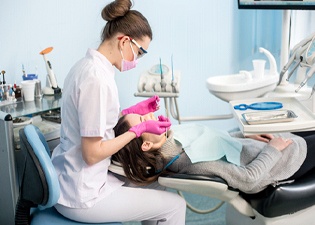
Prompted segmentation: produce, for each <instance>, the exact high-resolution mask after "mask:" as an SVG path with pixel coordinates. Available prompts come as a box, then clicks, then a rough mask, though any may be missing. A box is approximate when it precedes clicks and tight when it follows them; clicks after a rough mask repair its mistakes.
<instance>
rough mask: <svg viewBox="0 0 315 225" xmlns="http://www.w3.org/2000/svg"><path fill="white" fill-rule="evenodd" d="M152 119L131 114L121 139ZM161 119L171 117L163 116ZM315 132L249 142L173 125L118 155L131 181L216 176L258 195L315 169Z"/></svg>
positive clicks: (198, 127) (269, 136) (119, 128)
mask: <svg viewBox="0 0 315 225" xmlns="http://www.w3.org/2000/svg"><path fill="white" fill-rule="evenodd" d="M146 120H157V119H156V118H155V117H154V115H153V114H152V113H150V114H147V115H144V116H141V115H138V114H127V115H125V116H124V117H121V118H120V120H119V121H118V123H117V125H116V127H115V128H114V130H115V135H116V136H119V135H120V134H122V133H124V132H126V131H128V130H129V129H130V128H131V127H132V126H135V125H137V124H139V123H141V122H144V121H146ZM158 120H160V121H166V120H168V119H167V118H165V117H163V116H159V117H158ZM314 157H315V134H314V133H298V134H293V133H281V134H265V135H252V136H248V137H244V136H243V135H242V133H241V132H234V133H230V134H228V133H224V132H221V131H218V130H215V129H212V128H209V127H206V126H202V125H198V124H186V125H177V126H172V129H170V130H168V131H167V133H165V134H162V135H155V134H150V133H144V134H142V135H141V137H139V138H135V139H133V140H132V141H131V142H130V143H129V144H127V145H126V146H125V147H124V148H122V149H121V150H120V151H118V152H117V153H116V154H115V155H113V160H116V161H118V162H120V163H121V164H122V166H123V168H124V172H125V174H126V176H127V178H128V179H130V180H131V181H132V182H134V183H138V184H149V183H151V182H154V181H156V180H157V178H158V177H159V176H160V175H161V174H163V173H166V172H174V173H186V174H203V175H215V176H219V177H221V178H223V179H224V180H225V181H226V182H227V183H228V185H229V186H231V187H233V188H236V189H239V190H240V191H243V192H245V193H256V192H259V191H261V190H263V189H264V188H266V187H267V186H268V185H270V184H277V183H278V182H279V181H283V180H290V179H297V178H298V177H300V176H302V175H303V174H305V173H306V172H308V171H310V170H311V169H312V168H313V167H315V163H313V160H312V159H314Z"/></svg>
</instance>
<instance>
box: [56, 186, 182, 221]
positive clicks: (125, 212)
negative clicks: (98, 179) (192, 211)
mask: <svg viewBox="0 0 315 225" xmlns="http://www.w3.org/2000/svg"><path fill="white" fill-rule="evenodd" d="M55 208H56V209H57V211H58V212H59V213H61V214H62V215H64V216H65V217H67V218H69V219H72V220H76V221H80V222H86V223H102V222H117V221H118V222H128V221H143V222H142V224H143V225H153V224H154V225H155V224H158V225H184V224H185V215H186V202H185V200H184V199H183V198H181V197H180V196H179V195H177V194H175V193H172V192H168V191H162V190H153V189H145V188H132V187H124V186H122V187H120V188H119V189H117V190H116V191H114V192H113V193H112V194H110V195H109V196H107V197H106V198H104V199H103V200H102V201H100V202H97V203H96V204H95V205H94V206H93V207H91V208H79V209H76V208H68V207H65V206H62V205H59V204H57V205H56V206H55Z"/></svg>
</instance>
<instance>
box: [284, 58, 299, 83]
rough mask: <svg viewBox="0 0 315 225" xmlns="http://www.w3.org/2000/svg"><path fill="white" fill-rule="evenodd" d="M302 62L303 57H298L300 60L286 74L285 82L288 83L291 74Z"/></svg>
mask: <svg viewBox="0 0 315 225" xmlns="http://www.w3.org/2000/svg"><path fill="white" fill-rule="evenodd" d="M302 61H303V56H300V60H299V61H298V62H297V63H296V64H295V65H294V67H293V69H292V70H291V71H290V73H289V74H288V77H287V79H286V80H287V81H289V79H290V77H291V76H292V74H293V72H294V71H295V70H296V68H297V67H298V66H299V65H300V64H301V62H302Z"/></svg>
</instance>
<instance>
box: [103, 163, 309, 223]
mask: <svg viewBox="0 0 315 225" xmlns="http://www.w3.org/2000/svg"><path fill="white" fill-rule="evenodd" d="M109 170H110V171H112V172H113V173H116V174H119V175H124V172H123V169H122V167H121V166H119V164H117V163H112V164H111V165H110V168H109ZM158 182H159V183H160V184H161V185H162V186H165V187H168V188H172V189H175V190H178V191H183V192H187V193H193V194H198V195H202V196H207V197H210V198H215V199H219V200H221V201H224V202H226V203H227V207H226V224H227V225H299V224H305V225H311V224H315V171H311V172H310V173H308V174H306V175H305V176H303V177H302V178H300V179H299V180H295V181H294V182H293V181H287V182H282V183H279V184H278V185H276V186H268V187H267V188H266V189H265V190H264V191H262V192H260V193H257V194H245V193H242V192H240V191H239V190H237V189H234V188H231V187H229V186H228V184H227V183H226V182H225V181H224V180H223V179H221V178H220V177H215V176H204V175H189V174H172V175H168V176H161V177H159V180H158Z"/></svg>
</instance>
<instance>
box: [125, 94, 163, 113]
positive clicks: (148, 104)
mask: <svg viewBox="0 0 315 225" xmlns="http://www.w3.org/2000/svg"><path fill="white" fill-rule="evenodd" d="M159 102H160V98H159V96H157V95H154V96H153V97H151V98H149V99H146V100H144V101H141V102H139V103H137V104H136V105H134V106H131V107H129V108H127V109H124V110H122V111H121V114H122V115H126V114H131V113H132V114H139V115H145V114H148V113H150V112H155V111H157V110H158V109H159V108H160V105H159Z"/></svg>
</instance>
